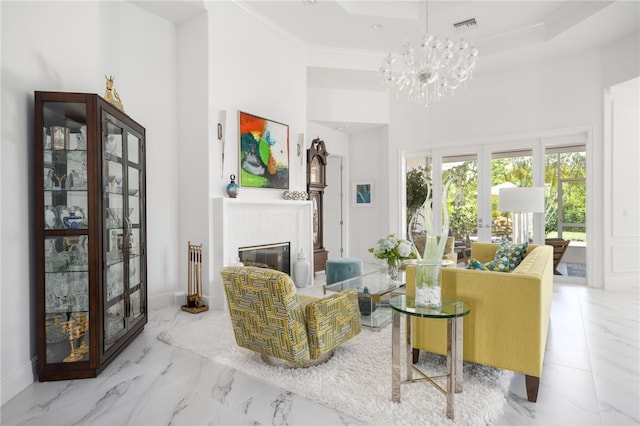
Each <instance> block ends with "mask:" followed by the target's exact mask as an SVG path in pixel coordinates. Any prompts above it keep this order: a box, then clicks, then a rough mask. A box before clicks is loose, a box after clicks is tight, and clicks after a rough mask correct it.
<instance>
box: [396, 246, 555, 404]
mask: <svg viewBox="0 0 640 426" xmlns="http://www.w3.org/2000/svg"><path fill="white" fill-rule="evenodd" d="M497 248H498V244H494V243H472V244H471V257H472V258H474V259H477V260H478V261H480V262H482V263H485V262H489V261H492V260H494V258H495V254H496V250H497ZM440 281H441V285H442V295H443V297H447V296H448V297H453V298H457V299H461V300H464V301H465V302H467V303H468V304H469V305H470V306H471V313H470V314H469V315H467V316H465V317H464V323H463V324H464V325H463V327H464V328H463V335H464V339H463V359H464V360H465V361H471V362H475V363H478V364H484V365H490V366H493V367H497V368H501V369H505V370H512V371H515V372H518V373H522V374H524V375H525V384H526V390H527V398H528V400H529V401H531V402H536V400H537V397H538V388H539V385H540V376H541V374H542V362H543V360H544V352H545V345H546V341H547V332H548V329H549V316H550V312H551V300H552V293H553V248H552V247H551V246H546V245H540V246H538V245H529V246H528V248H527V254H526V256H525V257H524V259H523V260H522V261H521V263H520V264H519V265H518V266H517V267H516V268H515V269H514V270H513V271H512V272H493V271H482V270H469V269H464V268H442V269H441V272H440ZM406 283H407V289H406V291H407V294H415V266H411V265H409V266H407V269H406ZM446 324H447V322H446V321H442V320H438V319H429V318H413V323H412V341H413V347H414V353H413V357H414V358H413V359H414V362H416V361H417V359H418V354H419V350H424V351H428V352H434V353H438V354H443V355H444V354H446V353H447V330H446Z"/></svg>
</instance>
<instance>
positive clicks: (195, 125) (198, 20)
mask: <svg viewBox="0 0 640 426" xmlns="http://www.w3.org/2000/svg"><path fill="white" fill-rule="evenodd" d="M208 18H209V17H208V14H207V13H206V12H203V13H202V14H200V15H198V16H196V17H193V18H192V19H190V20H188V21H187V22H183V23H182V24H180V25H179V26H178V38H177V46H178V48H177V51H178V54H177V72H178V120H179V135H180V136H179V144H176V147H178V153H177V154H178V156H177V160H178V163H179V169H180V174H179V180H178V182H179V203H178V206H177V207H178V208H179V211H180V216H179V217H180V220H179V222H178V226H177V227H174V226H171V232H175V231H176V230H178V232H179V238H178V240H179V247H178V250H177V258H176V259H175V262H176V263H177V264H178V269H179V271H180V272H179V275H178V282H179V287H178V288H179V292H178V293H179V294H180V298H179V299H178V300H177V301H178V302H179V303H180V304H183V303H185V299H184V296H183V293H186V291H187V276H188V274H187V265H188V261H187V246H188V244H189V242H191V243H192V244H202V245H203V261H202V280H203V282H208V281H209V277H210V274H211V271H210V265H211V259H212V258H213V250H212V247H211V246H210V245H209V244H208V243H209V241H210V234H211V232H212V230H211V226H210V224H211V218H210V214H211V212H210V208H209V207H210V202H209V193H210V187H209V182H210V178H209V164H210V161H211V160H210V158H211V156H212V151H213V149H214V145H215V144H216V143H217V142H218V141H217V132H216V138H214V137H212V126H214V125H215V124H216V123H212V122H211V121H213V118H215V117H216V114H217V111H215V110H214V109H213V108H212V107H211V106H210V103H209V87H210V85H209V52H210V47H209V43H208V31H209V27H208V25H209V19H208ZM216 121H217V120H216ZM174 161H175V160H174ZM205 290H206V289H205ZM203 293H204V291H203Z"/></svg>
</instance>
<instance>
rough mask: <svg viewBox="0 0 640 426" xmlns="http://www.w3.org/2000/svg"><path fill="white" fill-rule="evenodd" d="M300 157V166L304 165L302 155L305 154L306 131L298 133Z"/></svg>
mask: <svg viewBox="0 0 640 426" xmlns="http://www.w3.org/2000/svg"><path fill="white" fill-rule="evenodd" d="M297 149H298V157H299V158H300V166H302V157H303V154H304V133H298V146H297Z"/></svg>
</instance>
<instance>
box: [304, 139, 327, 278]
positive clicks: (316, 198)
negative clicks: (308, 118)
mask: <svg viewBox="0 0 640 426" xmlns="http://www.w3.org/2000/svg"><path fill="white" fill-rule="evenodd" d="M328 155H329V153H328V152H327V149H326V147H325V146H324V141H322V140H320V139H319V138H316V139H314V140H313V141H312V142H311V148H309V149H308V150H307V192H308V193H309V200H311V202H312V204H313V272H314V273H315V272H319V271H324V270H325V269H326V268H327V258H328V256H329V252H328V251H327V250H326V249H325V248H324V236H323V232H322V231H323V220H324V218H323V214H324V212H323V196H324V189H325V188H326V187H327V177H326V167H327V156H328Z"/></svg>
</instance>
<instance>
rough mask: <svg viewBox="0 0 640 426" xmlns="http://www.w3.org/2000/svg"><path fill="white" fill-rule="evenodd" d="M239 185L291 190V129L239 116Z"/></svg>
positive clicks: (243, 114) (244, 113)
mask: <svg viewBox="0 0 640 426" xmlns="http://www.w3.org/2000/svg"><path fill="white" fill-rule="evenodd" d="M238 122H239V123H240V129H239V132H238V133H239V135H240V143H239V144H238V145H239V146H240V153H239V158H240V186H244V187H252V188H275V189H289V126H287V125H286V124H282V123H278V122H275V121H272V120H268V119H266V118H262V117H258V116H255V115H251V114H247V113H246V112H241V111H240V113H239V117H238Z"/></svg>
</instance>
